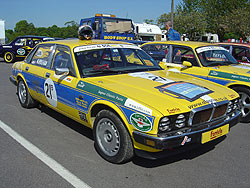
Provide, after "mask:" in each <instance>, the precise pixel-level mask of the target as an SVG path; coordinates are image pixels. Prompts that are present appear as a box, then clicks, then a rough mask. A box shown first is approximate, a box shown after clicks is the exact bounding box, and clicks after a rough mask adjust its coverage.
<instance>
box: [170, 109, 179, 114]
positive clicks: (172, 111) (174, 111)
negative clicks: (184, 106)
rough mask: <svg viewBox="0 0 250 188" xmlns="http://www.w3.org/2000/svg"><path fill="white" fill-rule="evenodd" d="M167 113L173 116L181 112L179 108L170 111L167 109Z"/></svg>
mask: <svg viewBox="0 0 250 188" xmlns="http://www.w3.org/2000/svg"><path fill="white" fill-rule="evenodd" d="M167 111H168V113H169V114H175V113H178V112H181V109H180V108H172V109H167Z"/></svg>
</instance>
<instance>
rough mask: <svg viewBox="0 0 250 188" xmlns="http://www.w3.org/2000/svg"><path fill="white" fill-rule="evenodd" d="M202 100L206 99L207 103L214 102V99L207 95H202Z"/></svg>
mask: <svg viewBox="0 0 250 188" xmlns="http://www.w3.org/2000/svg"><path fill="white" fill-rule="evenodd" d="M201 99H203V100H204V101H206V102H207V103H208V104H212V103H216V100H214V99H213V98H212V97H210V96H208V95H204V96H202V97H201Z"/></svg>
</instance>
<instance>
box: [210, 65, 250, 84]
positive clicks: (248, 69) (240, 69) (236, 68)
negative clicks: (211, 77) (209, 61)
mask: <svg viewBox="0 0 250 188" xmlns="http://www.w3.org/2000/svg"><path fill="white" fill-rule="evenodd" d="M212 70H214V71H219V72H226V73H231V74H237V75H244V76H248V77H249V78H250V64H249V65H248V64H237V65H229V66H218V67H213V68H212ZM249 81H250V79H249Z"/></svg>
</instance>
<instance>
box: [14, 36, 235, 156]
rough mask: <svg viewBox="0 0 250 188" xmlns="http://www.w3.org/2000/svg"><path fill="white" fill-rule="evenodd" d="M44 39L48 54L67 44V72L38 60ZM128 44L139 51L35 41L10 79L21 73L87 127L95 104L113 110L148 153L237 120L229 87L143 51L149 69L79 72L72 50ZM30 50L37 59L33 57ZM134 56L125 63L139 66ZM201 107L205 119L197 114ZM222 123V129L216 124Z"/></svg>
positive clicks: (42, 96)
mask: <svg viewBox="0 0 250 188" xmlns="http://www.w3.org/2000/svg"><path fill="white" fill-rule="evenodd" d="M46 45H50V46H49V48H47V49H50V50H51V57H53V55H54V56H56V54H55V53H56V50H55V48H58V47H59V46H61V47H64V48H66V49H68V50H69V51H68V56H69V58H70V62H71V65H72V68H73V69H74V70H73V72H74V74H73V75H71V74H57V72H56V71H55V70H54V69H53V64H55V58H49V60H48V61H51V62H50V63H49V62H43V61H42V59H43V58H44V56H43V55H42V54H43V53H42V52H40V51H39V50H40V48H41V47H43V46H46ZM130 48H131V49H135V50H136V51H140V53H145V52H143V51H142V50H141V49H140V48H139V47H137V46H135V45H132V44H129V43H124V42H120V41H107V40H89V41H87V40H85V41H84V40H82V41H81V40H78V39H76V40H57V41H51V42H44V43H41V44H39V45H37V47H36V48H35V49H33V51H32V52H31V53H30V54H29V56H28V57H27V58H26V59H25V60H24V61H22V62H16V63H15V64H13V66H12V75H11V77H10V80H11V81H12V82H13V83H15V84H18V82H19V81H20V80H21V79H22V80H23V81H24V83H25V85H26V86H27V89H28V92H29V93H30V95H31V97H32V98H33V99H34V100H36V101H38V102H40V103H42V104H44V105H46V106H48V107H50V108H52V109H54V110H56V111H58V112H60V113H62V114H64V115H66V116H68V117H70V118H72V119H74V120H75V121H77V122H79V123H81V124H83V125H85V126H87V127H90V128H91V129H92V128H93V125H94V121H95V117H96V115H97V113H98V112H99V111H100V110H102V109H108V110H110V111H112V112H114V113H115V114H116V115H117V116H118V117H119V118H120V119H121V120H122V122H123V123H124V125H125V127H126V129H127V131H128V134H129V136H130V137H131V140H132V141H133V147H134V149H135V150H140V151H144V152H149V153H156V152H163V151H165V150H166V149H172V148H179V147H183V146H184V145H186V144H192V143H205V142H208V141H211V140H213V139H215V138H218V137H221V136H223V135H225V134H227V133H228V132H229V128H230V127H232V126H234V125H235V124H237V123H238V121H239V118H240V112H239V109H238V108H235V109H234V111H233V112H230V113H228V111H227V108H228V107H229V103H230V102H235V105H237V102H236V101H237V99H238V97H239V95H238V94H237V93H236V92H235V91H233V90H231V89H228V88H226V87H223V86H219V85H218V84H213V83H211V82H206V81H204V80H202V79H200V78H195V77H193V76H188V75H184V74H177V73H175V72H171V71H168V70H163V69H161V68H160V67H159V66H158V64H157V62H155V61H153V59H151V58H150V57H149V56H147V54H146V53H145V56H146V58H147V61H146V60H145V62H144V63H145V65H146V66H147V68H148V69H149V68H150V67H154V68H155V69H154V70H153V71H148V69H145V70H144V69H142V70H141V71H137V69H130V70H129V71H127V72H124V73H122V72H120V73H119V74H118V73H116V74H109V73H107V74H106V73H104V74H103V75H102V74H101V75H100V74H98V75H96V76H83V75H82V74H81V71H80V69H81V67H80V65H79V62H77V58H76V53H85V52H88V51H91V50H93V49H96V50H98V49H115V50H113V51H114V52H118V51H119V50H120V49H130ZM36 53H37V54H39V56H38V57H39V58H40V59H39V61H38V60H37V59H36V61H34V59H35V55H34V54H36ZM46 53H47V52H46ZM80 55H82V54H80ZM48 56H49V55H48ZM123 58H124V57H123ZM133 58H134V60H133ZM135 58H136V57H135V56H132V55H131V54H129V55H128V56H127V63H132V62H135V64H136V66H141V65H140V64H139V63H136V62H137V61H136V59H135ZM116 60H117V61H121V59H119V58H117V57H116ZM37 62H39V64H37ZM48 65H49V66H48ZM105 66H106V67H107V65H105ZM107 72H108V71H107ZM219 108H221V111H222V113H221V114H220V113H219V111H218V109H219ZM204 111H206V112H204ZM203 113H204V117H205V116H206V117H207V118H208V119H206V118H205V119H204V118H202V117H200V115H201V114H203ZM198 114H200V115H198ZM215 114H216V115H215ZM184 116H185V118H184V120H183V121H184V122H183V123H184V124H183V125H185V126H184V127H181V128H180V129H178V127H175V128H173V130H172V131H170V132H169V133H168V132H164V131H163V132H159V124H160V123H161V121H162V119H163V118H165V117H166V119H168V118H169V119H171V122H170V123H171V124H173V125H171V126H175V125H176V124H178V121H177V118H178V117H184ZM198 116H199V117H198ZM194 119H195V120H194ZM202 119H204V120H202ZM178 125H179V124H178ZM224 126H226V128H225V131H224V129H220V128H221V127H224ZM215 129H218V130H220V131H223V133H220V134H219V133H218V135H217V136H215V137H213V138H206V141H204V140H203V138H202V134H203V133H207V132H211V131H213V130H215ZM217 132H218V131H217ZM204 137H205V136H204ZM202 140H203V141H202Z"/></svg>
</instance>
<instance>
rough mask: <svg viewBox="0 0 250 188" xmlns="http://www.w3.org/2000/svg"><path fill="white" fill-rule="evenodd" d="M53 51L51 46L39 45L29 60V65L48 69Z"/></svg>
mask: <svg viewBox="0 0 250 188" xmlns="http://www.w3.org/2000/svg"><path fill="white" fill-rule="evenodd" d="M53 49H54V46H53V45H40V46H39V47H38V49H37V51H36V52H35V54H34V56H33V57H32V59H31V64H33V65H37V66H40V67H44V68H50V65H51V58H52V54H53Z"/></svg>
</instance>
